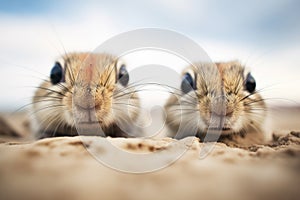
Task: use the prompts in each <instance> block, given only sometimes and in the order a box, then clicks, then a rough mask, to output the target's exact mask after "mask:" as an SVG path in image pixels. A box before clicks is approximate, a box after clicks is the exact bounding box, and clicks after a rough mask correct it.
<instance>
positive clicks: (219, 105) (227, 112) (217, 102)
mask: <svg viewBox="0 0 300 200" xmlns="http://www.w3.org/2000/svg"><path fill="white" fill-rule="evenodd" d="M211 106H212V107H211V114H212V115H213V116H217V117H231V116H232V114H233V107H232V106H230V105H228V100H227V98H226V97H225V96H222V95H221V96H219V97H216V98H215V99H214V100H213V102H212V105H211Z"/></svg>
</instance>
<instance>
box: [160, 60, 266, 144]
mask: <svg viewBox="0 0 300 200" xmlns="http://www.w3.org/2000/svg"><path fill="white" fill-rule="evenodd" d="M165 109H166V112H167V119H166V124H167V127H168V128H169V129H170V133H171V134H169V136H172V137H178V138H182V137H186V136H189V135H190V134H192V132H194V133H195V134H196V135H197V136H198V137H200V139H204V137H205V134H206V132H207V131H208V129H209V130H210V131H211V132H212V133H213V132H214V130H216V131H219V132H218V133H220V138H219V139H222V138H227V137H228V138H232V136H234V135H240V136H242V137H241V138H243V137H244V136H245V135H251V134H255V133H256V134H255V135H256V136H255V137H256V139H258V140H263V123H264V120H265V117H266V105H265V102H264V100H263V98H262V97H261V95H260V94H259V92H258V91H257V90H256V82H255V79H254V78H253V76H252V75H251V73H250V72H249V71H247V70H246V68H245V67H244V66H243V65H241V63H239V62H238V61H232V62H223V63H214V64H213V63H212V64H205V63H197V64H194V65H191V66H189V67H187V68H186V69H185V70H184V72H183V74H182V83H181V89H180V90H179V89H178V91H174V94H173V95H171V97H170V98H169V99H168V101H167V103H166V105H165ZM213 120H215V121H217V124H212V122H213ZM218 120H219V122H222V123H221V124H222V125H221V127H218ZM181 125H182V127H184V129H181V131H180V134H179V135H177V136H175V135H176V134H177V133H178V130H179V127H180V126H181ZM193 125H194V126H195V127H196V128H195V129H196V130H191V129H192V128H189V127H190V126H193Z"/></svg>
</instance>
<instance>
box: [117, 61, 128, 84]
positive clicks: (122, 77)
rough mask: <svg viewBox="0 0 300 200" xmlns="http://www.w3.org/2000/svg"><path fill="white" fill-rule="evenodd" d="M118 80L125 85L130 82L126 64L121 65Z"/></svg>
mask: <svg viewBox="0 0 300 200" xmlns="http://www.w3.org/2000/svg"><path fill="white" fill-rule="evenodd" d="M118 80H119V82H120V83H121V84H122V85H123V86H126V85H127V84H128V82H129V74H128V71H127V69H126V66H125V65H121V67H120V70H119V75H118Z"/></svg>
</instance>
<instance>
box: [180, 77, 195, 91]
mask: <svg viewBox="0 0 300 200" xmlns="http://www.w3.org/2000/svg"><path fill="white" fill-rule="evenodd" d="M195 89H196V84H195V81H194V79H193V77H192V76H191V75H190V74H189V73H186V74H184V75H183V78H182V82H181V90H182V91H183V92H184V93H185V94H187V93H188V92H190V91H191V90H195Z"/></svg>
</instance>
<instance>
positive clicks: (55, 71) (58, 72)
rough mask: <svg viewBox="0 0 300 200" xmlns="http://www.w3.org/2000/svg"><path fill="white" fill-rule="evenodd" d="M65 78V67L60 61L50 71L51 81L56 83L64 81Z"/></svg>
mask: <svg viewBox="0 0 300 200" xmlns="http://www.w3.org/2000/svg"><path fill="white" fill-rule="evenodd" d="M63 79H64V73H63V68H62V66H61V65H60V64H59V63H58V62H56V63H55V65H54V67H53V68H52V70H51V73H50V80H51V83H52V84H53V85H55V84H57V83H60V82H62V81H63Z"/></svg>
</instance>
